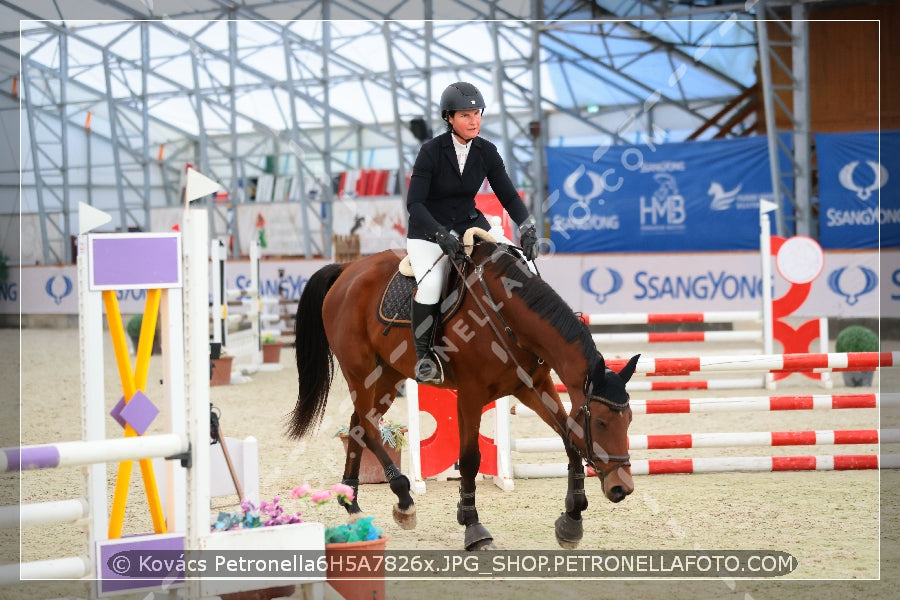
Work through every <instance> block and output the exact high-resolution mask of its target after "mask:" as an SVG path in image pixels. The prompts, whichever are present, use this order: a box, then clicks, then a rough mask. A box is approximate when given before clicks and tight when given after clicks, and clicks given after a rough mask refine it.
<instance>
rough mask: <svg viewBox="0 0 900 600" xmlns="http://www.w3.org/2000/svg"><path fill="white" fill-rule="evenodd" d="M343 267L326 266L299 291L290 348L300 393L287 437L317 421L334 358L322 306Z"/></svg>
mask: <svg viewBox="0 0 900 600" xmlns="http://www.w3.org/2000/svg"><path fill="white" fill-rule="evenodd" d="M344 266H345V265H338V264H331V265H326V266H324V267H322V268H321V269H319V270H318V271H316V272H315V273H314V274H313V276H312V277H310V278H309V281H307V282H306V285H305V286H304V288H303V293H302V294H300V301H299V303H298V304H297V317H296V319H295V321H294V348H295V355H296V360H297V375H298V377H299V381H300V391H299V393H298V394H297V404H296V405H295V406H294V410H293V411H292V412H291V416H290V423H289V424H288V431H287V434H288V436H289V437H291V438H294V439H299V438H302V437H303V436H304V435H306V434H307V433H309V432H310V431H312V430H314V429H315V428H316V426H318V424H319V423H320V422H321V420H322V415H323V414H324V412H325V402H326V401H327V400H328V390H329V389H331V380H332V377H333V375H334V357H333V356H332V354H331V347H330V346H329V345H328V337H327V336H326V335H325V324H324V322H323V321H322V303H323V302H324V301H325V294H327V293H328V290H329V289H331V286H332V285H333V284H334V282H335V280H336V279H337V278H338V276H339V275H340V274H341V271H342V270H343V268H344Z"/></svg>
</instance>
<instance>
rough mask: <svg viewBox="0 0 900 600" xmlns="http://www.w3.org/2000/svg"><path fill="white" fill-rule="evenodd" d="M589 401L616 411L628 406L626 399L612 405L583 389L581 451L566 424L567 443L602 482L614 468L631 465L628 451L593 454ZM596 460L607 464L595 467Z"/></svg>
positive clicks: (580, 412) (579, 412) (580, 411)
mask: <svg viewBox="0 0 900 600" xmlns="http://www.w3.org/2000/svg"><path fill="white" fill-rule="evenodd" d="M607 370H609V369H607ZM591 402H602V403H603V404H606V405H607V406H609V407H610V408H612V409H613V410H615V411H617V412H619V411H623V410H625V409H626V408H628V402H627V401H626V403H625V404H624V405H620V404H616V405H613V404H612V403H610V402H609V401H608V400H606V398H603V397H601V396H598V395H596V394H591V393H590V392H588V391H587V390H585V394H584V404H582V405H581V408H580V409H578V414H580V415H584V448H585V451H584V452H582V451H581V449H579V448H578V446H577V445H576V444H575V442H574V441H573V440H572V428H571V427H568V426H566V437H567V438H568V442H569V444H570V445H571V446H572V448H574V449H575V452H577V453H578V455H579V456H580V457H581V459H582V460H583V461H584V462H585V463H587V465H588V466H589V467H591V468H592V469H593V470H594V472H595V473H596V474H597V477H599V478H600V483H601V484H603V483H604V482H605V481H606V477H607V476H608V475H609V474H610V473H612V472H613V471H615V470H616V469H619V468H621V467H630V466H631V455H630V454H628V453H625V454H607V455H606V460H603V457H602V456H600V455H598V454H594V442H593V440H592V439H591ZM596 460H599V461H600V462H603V463H606V464H607V465H608V466H607V467H606V468H605V469H601V468H599V467H597V463H596V462H595V461H596Z"/></svg>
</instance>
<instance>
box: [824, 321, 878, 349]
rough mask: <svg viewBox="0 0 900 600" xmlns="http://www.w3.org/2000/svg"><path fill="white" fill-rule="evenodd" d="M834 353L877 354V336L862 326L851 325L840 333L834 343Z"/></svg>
mask: <svg viewBox="0 0 900 600" xmlns="http://www.w3.org/2000/svg"><path fill="white" fill-rule="evenodd" d="M834 350H835V352H878V336H877V335H876V334H875V332H874V331H872V330H871V329H869V328H868V327H863V326H862V325H851V326H850V327H847V328H846V329H844V330H843V331H841V332H840V333H839V334H838V336H837V339H836V340H835V342H834Z"/></svg>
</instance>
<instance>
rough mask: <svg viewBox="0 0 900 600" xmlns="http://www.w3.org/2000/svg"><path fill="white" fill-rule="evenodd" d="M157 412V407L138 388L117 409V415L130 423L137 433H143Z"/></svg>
mask: <svg viewBox="0 0 900 600" xmlns="http://www.w3.org/2000/svg"><path fill="white" fill-rule="evenodd" d="M158 414H159V409H158V408H156V406H155V405H154V404H153V402H151V401H150V398H148V397H147V396H145V395H144V393H143V392H142V391H140V390H138V391H137V392H135V394H134V396H132V397H131V400H129V401H128V404H126V405H125V407H124V408H122V410H121V411H119V417H121V418H122V419H123V420H124V421H125V422H126V423H128V424H129V425H131V427H132V429H134V430H135V431H136V432H137V434H138V435H144V432H145V431H147V428H148V427H150V423H152V422H153V419H155V418H156V415H158ZM113 418H115V417H113Z"/></svg>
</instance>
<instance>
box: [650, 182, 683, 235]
mask: <svg viewBox="0 0 900 600" xmlns="http://www.w3.org/2000/svg"><path fill="white" fill-rule="evenodd" d="M653 179H655V180H656V182H657V183H658V184H659V188H658V189H657V190H656V191H655V192H653V196H652V197H651V198H650V200H649V201H648V200H647V198H646V197H645V196H641V228H642V229H653V228H658V227H660V226H662V227H667V226H669V227H670V226H673V225H674V226H676V227H677V226H683V225H684V221H685V218H686V217H687V212H686V210H685V206H684V196H682V195H681V194H680V193H679V192H678V184H677V183H676V182H675V178H674V177H672V176H671V175H669V174H668V173H657V174H656V175H654V176H653Z"/></svg>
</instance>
